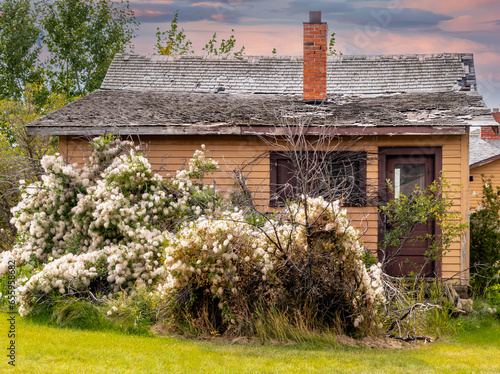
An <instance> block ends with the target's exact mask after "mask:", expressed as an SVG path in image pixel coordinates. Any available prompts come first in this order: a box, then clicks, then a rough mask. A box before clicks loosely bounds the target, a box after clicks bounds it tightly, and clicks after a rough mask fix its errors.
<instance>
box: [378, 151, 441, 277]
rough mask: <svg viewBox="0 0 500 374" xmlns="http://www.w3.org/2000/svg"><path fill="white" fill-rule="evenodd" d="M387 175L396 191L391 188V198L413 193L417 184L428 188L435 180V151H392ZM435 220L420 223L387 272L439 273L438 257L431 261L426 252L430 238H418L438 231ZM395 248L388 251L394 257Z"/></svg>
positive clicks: (429, 274)
mask: <svg viewBox="0 0 500 374" xmlns="http://www.w3.org/2000/svg"><path fill="white" fill-rule="evenodd" d="M385 164H386V170H385V179H390V180H391V183H392V185H393V188H394V189H393V191H388V194H387V198H388V199H389V200H391V199H394V198H396V199H397V198H399V197H400V196H401V195H405V196H409V195H410V194H411V193H413V191H414V190H415V188H416V187H418V188H419V189H420V190H424V189H425V188H427V187H428V186H429V185H430V184H431V183H432V182H433V180H434V176H435V162H434V157H433V156H432V155H405V156H401V155H388V156H387V159H386V163H385ZM435 226H436V225H435V222H428V223H425V224H421V225H419V226H417V228H416V229H415V231H414V232H413V234H412V235H411V237H410V238H411V239H410V240H409V241H408V242H407V243H406V244H405V245H404V246H403V248H402V249H401V250H400V251H399V253H397V256H396V257H395V258H394V259H393V260H392V261H391V262H390V263H389V264H388V265H387V267H386V272H387V273H388V274H389V275H393V276H404V275H408V274H409V273H410V272H413V273H415V272H416V273H419V272H420V269H422V267H423V269H422V271H421V272H420V274H421V275H422V276H427V277H430V276H434V275H435V273H436V266H435V265H436V264H435V261H428V260H427V258H426V252H427V251H428V249H429V244H430V240H429V239H416V238H417V237H422V238H423V237H425V235H426V234H431V235H434V234H435ZM391 251H395V248H389V249H388V251H387V252H388V253H387V255H386V257H387V256H389V257H391V256H392V255H393V254H395V253H394V252H392V253H391Z"/></svg>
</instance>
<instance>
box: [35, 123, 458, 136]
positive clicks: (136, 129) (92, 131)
mask: <svg viewBox="0 0 500 374" xmlns="http://www.w3.org/2000/svg"><path fill="white" fill-rule="evenodd" d="M294 129H297V132H296V133H297V134H303V135H311V136H315V135H338V136H342V135H345V136H378V135H384V136H394V135H466V134H467V126H373V125H369V126H363V125H356V126H310V127H308V128H307V129H304V127H301V128H299V127H295V128H294V127H293V126H290V127H279V126H246V125H241V126H240V125H236V126H233V125H226V124H210V125H192V124H185V125H178V124H176V125H165V126H133V125H132V126H100V127H98V126H92V127H90V126H89V127H66V126H50V127H49V126H47V127H34V126H32V127H31V126H28V135H89V136H97V135H103V134H115V135H264V136H266V135H269V136H273V135H275V136H279V135H285V134H288V133H289V131H290V130H294Z"/></svg>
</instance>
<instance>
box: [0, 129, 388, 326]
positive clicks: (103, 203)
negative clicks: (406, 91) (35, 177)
mask: <svg viewBox="0 0 500 374" xmlns="http://www.w3.org/2000/svg"><path fill="white" fill-rule="evenodd" d="M92 146H93V148H94V153H93V154H92V155H91V156H90V158H89V162H88V163H87V164H86V165H85V166H84V167H83V169H78V168H76V166H75V165H69V164H65V163H64V161H63V159H62V158H61V156H59V155H56V156H46V157H44V158H43V160H42V166H43V168H44V171H45V175H44V176H43V177H42V180H41V181H40V182H35V183H34V184H31V185H26V186H25V187H24V189H23V196H22V197H23V200H22V202H21V203H20V204H19V205H18V206H17V207H16V208H15V209H14V215H15V217H14V219H13V223H14V224H15V225H16V227H17V229H18V230H19V233H20V235H19V239H18V242H17V244H16V246H15V247H14V249H13V250H12V251H8V252H3V253H2V254H1V258H2V261H1V269H0V270H1V272H2V274H5V273H6V272H7V264H8V262H9V261H15V262H16V263H17V265H18V266H19V271H20V274H19V275H20V276H19V278H18V288H17V296H18V300H19V301H20V309H19V311H20V313H21V315H27V314H30V313H35V314H36V313H37V312H38V311H39V310H47V309H51V308H54V307H55V306H56V305H61V304H60V303H61V302H62V301H64V302H65V303H67V302H69V303H70V304H69V305H72V303H77V302H79V301H86V302H97V303H98V304H101V305H109V308H110V309H109V315H110V316H113V315H115V316H119V315H122V314H123V313H125V314H128V315H129V316H130V315H132V314H133V313H132V314H131V311H130V308H129V307H127V305H136V307H137V308H136V312H134V313H136V314H135V315H136V317H137V318H139V319H144V320H145V321H147V322H149V323H151V322H155V321H158V320H160V319H162V318H163V319H164V320H167V321H170V322H169V323H172V321H174V323H175V327H176V328H177V329H181V330H182V329H183V328H182V326H188V327H189V328H191V329H192V330H193V331H197V332H198V333H199V332H205V333H207V332H210V331H217V332H218V333H228V334H242V333H243V334H250V335H252V334H256V333H257V331H256V330H255V329H256V324H255V322H257V321H255V319H254V316H255V314H256V313H257V311H258V310H261V313H270V312H272V311H276V313H278V314H283V315H284V316H285V318H287V319H291V320H301V319H304V321H306V323H308V324H310V325H311V326H312V327H313V328H315V329H323V328H333V327H337V324H338V321H342V326H343V327H344V328H345V330H346V331H349V332H351V333H353V332H355V331H359V332H361V333H362V334H364V333H366V331H367V330H368V329H370V328H372V327H373V326H374V318H375V316H376V309H377V306H378V305H380V303H382V302H383V301H384V296H383V294H382V288H381V284H380V268H379V267H378V266H377V265H372V266H371V267H368V266H366V265H365V263H364V260H363V259H364V250H363V248H362V246H361V245H360V244H359V242H358V240H357V237H358V234H357V232H356V230H355V229H353V228H352V227H351V226H350V224H349V221H348V219H347V217H346V215H345V212H344V211H342V210H341V209H340V207H339V204H338V202H331V203H330V202H327V201H325V200H324V199H323V198H321V197H318V198H315V199H310V198H308V199H307V200H305V201H306V202H307V205H304V204H301V203H300V202H299V203H296V204H292V205H290V206H289V208H288V209H287V210H285V211H283V212H281V213H279V214H278V213H277V214H275V215H273V216H270V217H266V218H264V217H261V219H258V220H256V219H255V217H254V216H249V217H248V216H246V215H245V213H244V211H242V210H240V209H239V208H238V207H234V208H232V209H231V210H227V208H228V206H227V205H226V204H227V202H224V203H222V198H221V197H220V196H219V195H218V194H217V193H215V191H214V190H213V189H212V188H210V187H208V186H206V185H204V184H203V178H204V177H205V176H206V175H207V173H210V172H213V171H214V170H215V169H216V167H217V165H216V163H214V162H213V161H212V160H211V159H208V158H206V157H205V155H204V152H203V151H202V150H200V151H197V152H196V153H195V155H194V156H193V158H192V160H191V161H190V162H189V164H188V168H187V169H186V170H181V171H179V172H178V173H177V175H176V176H175V177H171V178H166V179H163V178H161V177H160V176H159V175H156V174H154V173H153V172H152V171H151V168H150V165H149V163H148V161H147V160H146V159H145V158H144V157H143V156H141V155H140V154H138V153H137V151H136V150H135V148H134V146H133V144H132V143H130V142H126V141H121V140H119V139H114V138H112V137H106V138H97V139H95V140H94V141H93V142H92ZM223 206H224V207H225V208H226V209H223V208H222V207H223ZM3 284H4V287H5V284H6V278H5V277H4V283H3ZM6 291H7V289H5V288H4V289H3V292H4V293H6ZM141 295H142V296H141ZM158 297H159V299H158ZM134 298H136V299H134ZM119 300H121V302H120V301H119ZM131 300H136V301H135V302H134V301H131ZM139 300H142V301H140V302H139ZM155 300H156V301H155ZM158 300H162V302H159V301H158ZM139 305H141V306H140V307H139ZM58 308H60V307H58ZM68 308H69V309H68ZM132 309H134V308H132ZM68 310H75V306H71V307H70V306H65V307H63V308H62V309H61V311H68ZM127 310H128V312H126V311H127ZM58 315H61V314H60V313H58ZM64 315H67V316H74V314H73V313H66V314H63V316H64ZM71 318H73V317H71ZM134 318H135V317H134ZM57 319H59V320H61V318H59V317H58V318H57ZM252 322H254V323H253V324H252Z"/></svg>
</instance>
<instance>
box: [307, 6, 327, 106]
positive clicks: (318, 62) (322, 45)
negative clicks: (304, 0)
mask: <svg viewBox="0 0 500 374" xmlns="http://www.w3.org/2000/svg"><path fill="white" fill-rule="evenodd" d="M327 37H328V25H327V24H326V22H321V12H320V11H310V12H309V22H304V67H303V69H304V80H303V97H304V101H305V102H311V103H318V104H319V103H321V102H322V101H323V100H325V99H326V52H327V44H328V43H327Z"/></svg>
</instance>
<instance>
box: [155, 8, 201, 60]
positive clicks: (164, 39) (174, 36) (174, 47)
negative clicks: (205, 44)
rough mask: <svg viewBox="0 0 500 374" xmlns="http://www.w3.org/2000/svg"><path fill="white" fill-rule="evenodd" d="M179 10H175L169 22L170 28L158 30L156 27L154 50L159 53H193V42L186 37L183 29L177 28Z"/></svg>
mask: <svg viewBox="0 0 500 374" xmlns="http://www.w3.org/2000/svg"><path fill="white" fill-rule="evenodd" d="M178 18H179V11H176V12H175V15H174V19H173V20H172V22H170V30H167V31H163V32H161V31H160V28H159V27H157V28H156V51H157V52H158V53H159V54H161V55H187V54H188V53H194V51H192V50H191V47H192V45H193V43H192V42H191V40H189V39H187V38H186V34H185V33H184V29H180V30H179V24H178V22H179V21H178Z"/></svg>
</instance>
